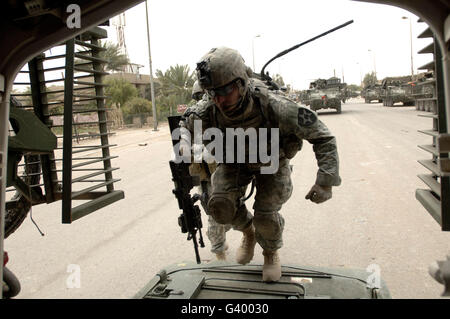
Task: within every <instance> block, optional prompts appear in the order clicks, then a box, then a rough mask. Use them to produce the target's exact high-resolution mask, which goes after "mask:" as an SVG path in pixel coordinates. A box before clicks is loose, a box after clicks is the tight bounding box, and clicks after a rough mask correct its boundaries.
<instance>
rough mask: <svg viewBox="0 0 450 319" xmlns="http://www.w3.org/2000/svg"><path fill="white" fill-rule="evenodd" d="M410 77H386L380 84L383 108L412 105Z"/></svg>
mask: <svg viewBox="0 0 450 319" xmlns="http://www.w3.org/2000/svg"><path fill="white" fill-rule="evenodd" d="M412 83H413V82H412V77H411V76H398V77H386V78H384V79H383V80H382V82H381V96H382V100H383V106H394V104H395V103H403V105H404V106H411V105H414V103H415V100H414V96H413V85H412Z"/></svg>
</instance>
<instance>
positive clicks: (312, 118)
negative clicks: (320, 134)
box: [298, 107, 317, 126]
mask: <svg viewBox="0 0 450 319" xmlns="http://www.w3.org/2000/svg"><path fill="white" fill-rule="evenodd" d="M316 121H317V115H316V114H315V113H314V112H313V111H311V110H310V109H307V108H304V107H300V108H299V109H298V125H300V126H311V125H313V124H314V123H316Z"/></svg>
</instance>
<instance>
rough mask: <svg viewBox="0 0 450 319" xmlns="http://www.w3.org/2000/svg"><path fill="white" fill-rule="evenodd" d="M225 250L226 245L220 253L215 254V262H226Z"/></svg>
mask: <svg viewBox="0 0 450 319" xmlns="http://www.w3.org/2000/svg"><path fill="white" fill-rule="evenodd" d="M227 250H228V244H227V243H225V247H224V249H223V250H222V251H220V252H218V253H216V258H217V260H222V261H223V260H227Z"/></svg>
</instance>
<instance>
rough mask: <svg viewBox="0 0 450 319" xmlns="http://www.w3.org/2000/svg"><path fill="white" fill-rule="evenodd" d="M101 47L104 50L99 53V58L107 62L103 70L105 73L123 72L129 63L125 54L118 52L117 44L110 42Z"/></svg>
mask: <svg viewBox="0 0 450 319" xmlns="http://www.w3.org/2000/svg"><path fill="white" fill-rule="evenodd" d="M102 47H103V48H104V49H106V50H104V51H101V52H100V58H102V59H105V60H108V61H109V62H108V63H107V64H105V66H104V68H105V70H107V71H124V66H125V65H127V64H129V63H130V61H129V59H128V57H127V56H126V55H125V54H122V53H121V51H120V47H119V44H117V43H112V42H109V41H107V42H103V43H102Z"/></svg>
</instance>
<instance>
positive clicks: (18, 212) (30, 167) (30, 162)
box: [5, 155, 41, 238]
mask: <svg viewBox="0 0 450 319" xmlns="http://www.w3.org/2000/svg"><path fill="white" fill-rule="evenodd" d="M25 171H26V172H27V173H28V174H36V173H40V172H41V164H40V161H39V155H26V156H25ZM39 180H40V175H39V174H37V175H30V176H29V177H26V178H25V180H24V181H25V183H26V184H27V185H36V184H39ZM11 201H14V202H15V203H14V207H12V208H9V209H7V210H6V213H5V238H7V237H8V236H9V235H11V234H12V233H14V232H15V231H16V230H17V228H19V226H20V225H22V223H23V221H24V220H25V218H26V217H27V215H28V212H29V211H30V209H31V206H32V204H31V202H30V201H29V200H28V199H27V198H25V196H23V195H22V194H21V193H19V192H18V191H16V193H15V194H14V196H13V197H12V199H11Z"/></svg>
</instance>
